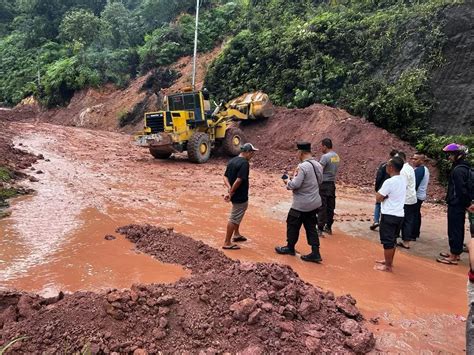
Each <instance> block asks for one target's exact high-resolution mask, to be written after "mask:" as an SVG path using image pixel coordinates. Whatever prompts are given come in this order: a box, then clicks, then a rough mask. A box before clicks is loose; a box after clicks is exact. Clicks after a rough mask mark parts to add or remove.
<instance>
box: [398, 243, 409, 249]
mask: <svg viewBox="0 0 474 355" xmlns="http://www.w3.org/2000/svg"><path fill="white" fill-rule="evenodd" d="M397 246H399V247H401V248H403V249H410V247H407V246H405V244H403V243H402V242H398V243H397Z"/></svg>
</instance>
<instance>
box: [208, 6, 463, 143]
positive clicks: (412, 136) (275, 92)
mask: <svg viewBox="0 0 474 355" xmlns="http://www.w3.org/2000/svg"><path fill="white" fill-rule="evenodd" d="M314 3H315V2H314V1H310V0H307V1H304V0H301V1H294V2H291V3H290V2H287V1H283V0H271V1H251V2H249V4H248V11H247V13H248V18H247V28H246V29H245V30H243V31H241V32H240V33H239V34H237V35H236V36H235V37H234V38H233V40H232V41H230V43H228V45H227V47H226V48H225V50H224V52H223V53H222V55H221V56H220V57H219V58H218V59H217V60H216V61H215V62H214V63H213V65H212V66H211V68H210V70H209V72H208V75H207V78H206V85H207V87H208V88H209V89H210V91H211V92H215V93H219V94H220V95H221V96H223V97H234V96H237V95H240V94H241V93H242V92H246V91H251V90H255V89H260V90H263V91H265V92H267V93H268V94H269V95H270V97H271V99H272V100H273V101H274V102H275V103H276V104H278V105H286V106H289V107H306V106H308V105H310V104H312V103H323V104H327V105H332V106H338V107H343V108H345V109H347V110H348V111H350V112H351V113H353V114H356V115H361V116H364V117H367V118H368V119H369V120H370V121H372V122H374V123H376V124H377V125H378V126H381V127H384V128H386V129H387V130H389V131H391V132H393V133H396V134H397V135H399V136H400V137H401V138H403V139H407V140H410V141H411V142H416V140H417V137H418V135H419V133H420V132H422V131H424V129H425V128H426V122H427V116H428V115H429V113H430V110H431V108H432V105H433V102H432V98H431V97H430V96H429V94H428V79H429V72H430V70H432V69H433V68H435V67H436V66H437V65H439V64H440V63H441V62H442V58H441V55H440V53H441V48H442V45H443V43H444V35H443V33H442V31H441V29H440V26H441V23H440V21H438V20H437V18H438V14H439V12H440V10H442V9H443V8H445V7H446V6H448V5H447V2H446V1H439V0H430V1H428V0H426V1H395V0H393V1H389V0H387V1H358V2H356V1H331V2H326V1H324V2H323V1H320V3H321V4H320V5H319V6H315V5H314ZM341 3H342V4H341ZM450 3H451V4H452V3H455V1H451V2H450ZM407 60H409V61H411V62H410V63H406V62H404V61H407ZM222 78H225V80H222Z"/></svg>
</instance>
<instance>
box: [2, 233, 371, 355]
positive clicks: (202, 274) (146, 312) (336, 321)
mask: <svg viewBox="0 0 474 355" xmlns="http://www.w3.org/2000/svg"><path fill="white" fill-rule="evenodd" d="M119 232H120V233H123V234H125V235H126V237H127V238H128V239H130V240H131V241H133V242H134V243H135V244H136V247H137V249H138V250H141V251H143V252H146V253H149V254H151V255H153V256H155V257H156V258H158V259H160V260H161V261H163V262H173V263H179V264H181V265H184V266H186V267H187V268H189V269H191V271H192V275H191V277H190V278H187V279H181V280H179V281H178V282H176V283H175V284H172V285H169V284H154V285H134V286H132V288H131V289H126V290H122V291H117V290H111V291H109V292H107V293H101V294H95V293H91V292H76V293H73V294H70V295H65V296H64V295H62V294H59V296H58V297H56V298H49V299H45V298H41V297H39V296H35V295H33V294H27V293H13V292H3V293H0V312H1V313H0V327H1V332H0V334H1V341H0V344H1V343H6V342H8V341H9V340H11V339H13V338H16V337H19V336H26V337H27V338H26V339H25V340H22V341H20V342H18V343H16V344H15V345H14V346H13V347H12V348H11V350H13V351H14V352H15V353H56V352H61V351H65V349H67V350H66V352H69V353H72V352H75V351H81V350H84V349H86V348H88V349H89V350H90V351H91V353H93V354H97V353H110V352H113V351H116V352H121V353H132V352H134V353H136V354H143V353H146V352H143V350H145V351H147V352H152V353H155V352H158V351H161V352H164V353H174V352H184V351H187V352H193V353H199V352H200V350H203V351H204V352H205V353H206V354H216V353H221V352H226V351H230V352H238V351H242V353H243V354H264V353H290V352H291V353H329V352H331V353H334V352H339V353H341V352H344V353H366V352H369V351H371V350H372V349H373V348H374V345H375V339H374V337H373V334H372V333H371V332H370V331H369V330H368V329H367V328H366V326H365V324H364V322H363V318H362V315H361V314H360V312H359V310H358V309H357V307H355V303H356V301H355V300H354V299H353V298H352V297H351V296H349V295H347V296H340V297H335V296H334V294H333V293H332V292H324V291H323V290H322V289H320V288H317V287H313V286H311V285H310V284H308V283H305V282H303V281H302V280H301V279H300V278H299V277H298V275H297V274H296V273H295V272H294V271H293V270H292V269H291V268H290V267H288V266H282V265H278V264H265V263H244V262H240V261H237V260H231V259H229V258H227V257H226V256H225V255H224V254H223V253H221V252H219V251H217V250H216V249H213V248H211V247H209V246H207V245H206V244H204V243H202V242H199V241H195V240H193V239H192V238H189V237H186V236H184V235H182V234H177V233H174V232H173V231H172V230H171V229H164V228H155V227H151V226H137V225H130V226H127V227H123V228H120V229H119Z"/></svg>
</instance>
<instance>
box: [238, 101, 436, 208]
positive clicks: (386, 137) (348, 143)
mask: <svg viewBox="0 0 474 355" xmlns="http://www.w3.org/2000/svg"><path fill="white" fill-rule="evenodd" d="M241 128H242V129H243V130H244V132H245V135H246V138H247V140H248V141H250V142H252V143H254V144H255V145H256V146H257V147H258V148H259V149H260V151H259V153H258V154H257V155H256V156H255V158H254V161H255V165H256V166H258V167H259V168H264V169H266V170H268V171H271V172H283V171H284V170H287V171H292V169H294V162H295V158H296V152H295V142H296V141H302V140H306V141H308V142H311V143H312V146H313V152H314V153H315V155H316V156H317V157H319V156H320V155H321V153H320V152H319V147H320V144H321V140H322V139H323V138H326V137H328V138H331V139H332V141H333V145H334V150H335V151H336V152H337V153H338V154H339V155H340V157H341V164H340V170H339V172H338V177H337V178H338V180H339V182H343V183H346V184H350V185H355V186H367V187H369V186H370V187H372V186H373V184H374V180H375V173H376V171H377V168H378V166H379V164H380V163H381V162H383V161H386V159H387V157H388V154H389V152H390V151H391V150H392V149H398V150H401V151H404V152H405V153H406V154H407V157H411V155H412V154H413V153H415V151H416V150H415V149H414V148H413V147H412V146H410V145H409V144H408V143H406V142H404V141H402V140H400V139H399V138H397V137H396V136H395V135H393V134H391V133H389V132H387V131H386V130H384V129H382V128H379V127H377V126H375V125H374V124H373V123H371V122H368V121H366V120H365V119H364V118H360V117H355V116H352V115H350V114H349V113H347V112H346V111H344V110H341V109H337V108H332V107H328V106H324V105H319V104H316V105H312V106H310V107H307V108H305V109H286V108H282V107H280V108H276V112H275V115H274V116H273V117H272V118H270V119H268V120H262V121H256V122H248V123H247V122H245V123H243V124H241ZM429 168H430V171H431V182H430V191H429V195H430V197H431V198H432V199H442V198H443V197H444V188H443V187H442V186H440V185H439V183H438V180H437V169H436V167H435V165H434V162H430V164H429Z"/></svg>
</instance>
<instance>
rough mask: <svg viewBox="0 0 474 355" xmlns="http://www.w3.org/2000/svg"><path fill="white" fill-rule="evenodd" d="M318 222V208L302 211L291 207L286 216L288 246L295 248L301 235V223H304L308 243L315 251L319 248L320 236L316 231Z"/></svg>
mask: <svg viewBox="0 0 474 355" xmlns="http://www.w3.org/2000/svg"><path fill="white" fill-rule="evenodd" d="M317 224H318V217H317V216H316V210H314V211H310V212H301V211H297V210H294V209H293V208H291V209H290V211H289V212H288V217H287V218H286V240H287V243H288V247H289V248H291V249H294V248H295V245H296V243H297V242H298V238H299V235H300V229H301V225H303V226H304V229H305V230H306V238H307V239H308V244H309V245H311V248H312V249H313V251H316V250H319V237H318V232H317V231H316V225H317Z"/></svg>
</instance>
